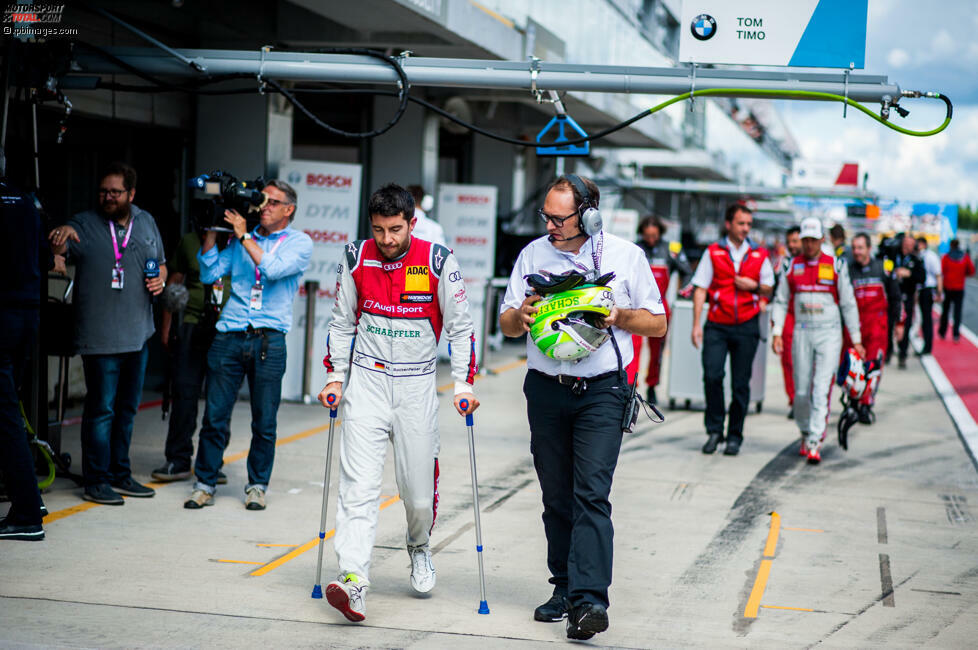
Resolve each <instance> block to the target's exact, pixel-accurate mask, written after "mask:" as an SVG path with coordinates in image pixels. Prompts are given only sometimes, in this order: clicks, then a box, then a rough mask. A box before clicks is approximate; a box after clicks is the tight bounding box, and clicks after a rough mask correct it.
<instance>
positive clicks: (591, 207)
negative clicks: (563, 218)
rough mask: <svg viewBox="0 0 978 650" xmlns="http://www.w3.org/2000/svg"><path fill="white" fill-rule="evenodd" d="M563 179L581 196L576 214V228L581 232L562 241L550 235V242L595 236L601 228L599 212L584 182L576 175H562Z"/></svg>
mask: <svg viewBox="0 0 978 650" xmlns="http://www.w3.org/2000/svg"><path fill="white" fill-rule="evenodd" d="M564 178H566V179H567V180H568V181H570V184H571V185H573V186H574V189H576V190H577V193H578V194H580V195H581V204H580V205H578V206H577V213H578V215H580V219H579V220H578V227H579V228H580V229H581V232H580V234H578V235H574V236H573V237H565V238H563V239H557V238H556V237H554V236H553V235H551V236H550V241H569V240H571V239H577V238H578V237H593V236H594V235H597V234H598V233H599V232H601V227H602V226H603V222H602V220H601V211H600V210H599V209H598V207H597V206H596V205H595V204H594V199H593V198H592V197H591V192H589V191H588V189H587V185H585V184H584V181H582V180H581V178H580V176H578V175H577V174H564Z"/></svg>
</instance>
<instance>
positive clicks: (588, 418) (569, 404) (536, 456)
mask: <svg viewBox="0 0 978 650" xmlns="http://www.w3.org/2000/svg"><path fill="white" fill-rule="evenodd" d="M523 394H524V395H525V396H526V404H527V415H528V417H529V421H530V453H531V454H532V455H533V465H534V467H535V468H536V471H537V478H538V479H539V481H540V488H541V490H542V491H543V529H544V532H545V533H546V535H547V567H548V568H549V569H550V576H551V578H550V584H552V585H554V593H555V594H561V595H564V596H567V598H569V599H570V601H571V603H572V604H573V605H574V606H578V605H581V604H583V603H585V602H590V603H596V604H600V605H603V606H605V607H607V606H608V604H609V603H608V587H609V586H610V585H611V564H612V541H613V539H614V528H613V526H612V524H611V502H610V501H609V500H608V496H609V495H610V493H611V479H612V476H613V475H614V473H615V466H616V465H617V464H618V452H619V451H620V450H621V439H622V431H621V420H622V417H623V415H624V409H625V402H626V400H627V398H628V387H627V386H626V385H625V384H624V383H623V382H621V381H620V380H619V379H618V377H617V376H613V377H608V378H605V379H601V380H598V381H596V382H595V383H593V384H590V385H589V386H588V388H587V390H585V391H584V392H583V393H581V394H579V395H575V394H574V393H573V392H572V391H571V387H570V386H561V385H560V384H558V383H557V382H556V381H554V380H553V379H551V378H549V377H546V376H544V375H541V374H540V373H537V372H536V371H533V370H531V371H529V372H528V373H527V374H526V380H525V381H524V382H523Z"/></svg>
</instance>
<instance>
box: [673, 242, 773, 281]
mask: <svg viewBox="0 0 978 650" xmlns="http://www.w3.org/2000/svg"><path fill="white" fill-rule="evenodd" d="M727 248H729V249H730V258H731V259H732V260H733V265H734V269H736V270H737V271H738V272H739V271H740V263H741V262H743V261H744V255H747V251H749V250H750V242H749V241H748V240H746V239H745V240H744V241H742V242H740V246H734V245H733V242H731V241H730V238H729V237H728V238H727ZM692 282H693V286H694V287H700V288H702V289H709V288H710V285H711V284H713V260H712V259H711V258H710V255H709V251H703V255H702V257H700V263H699V265H698V266H697V267H696V273H694V274H693V280H692ZM761 284H763V285H765V286H768V287H773V286H774V269H773V268H772V267H771V258H770V257H769V258H767V259H765V260H764V263H763V264H761Z"/></svg>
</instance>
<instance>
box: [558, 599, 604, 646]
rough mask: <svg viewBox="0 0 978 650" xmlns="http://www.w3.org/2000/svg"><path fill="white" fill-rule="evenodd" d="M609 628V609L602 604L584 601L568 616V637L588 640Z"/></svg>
mask: <svg viewBox="0 0 978 650" xmlns="http://www.w3.org/2000/svg"><path fill="white" fill-rule="evenodd" d="M607 629H608V611H607V610H606V609H605V608H604V607H602V606H601V605H596V604H594V603H584V604H583V605H578V606H577V607H575V608H573V609H572V610H571V611H570V614H569V615H568V616H567V638H568V639H578V640H581V641H586V640H588V639H590V638H591V637H592V636H594V635H595V634H597V633H598V632H604V631H605V630H607Z"/></svg>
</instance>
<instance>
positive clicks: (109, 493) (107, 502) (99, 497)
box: [82, 483, 125, 506]
mask: <svg viewBox="0 0 978 650" xmlns="http://www.w3.org/2000/svg"><path fill="white" fill-rule="evenodd" d="M82 498H83V499H85V501H91V502H93V503H101V504H102V505H103V506H121V505H123V504H124V503H125V501H124V500H123V498H122V497H120V496H119V494H118V493H117V492H116V491H115V490H113V489H112V488H110V487H109V484H108V483H99V484H97V485H89V486H88V487H87V488H85V494H83V495H82Z"/></svg>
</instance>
